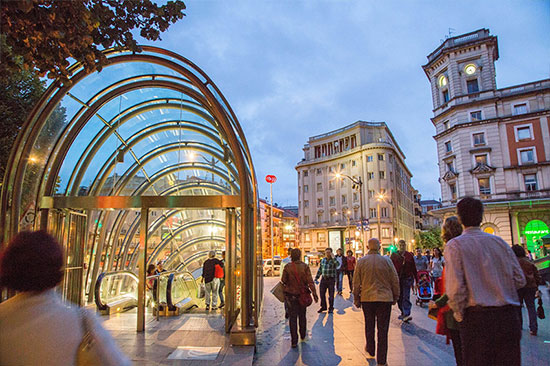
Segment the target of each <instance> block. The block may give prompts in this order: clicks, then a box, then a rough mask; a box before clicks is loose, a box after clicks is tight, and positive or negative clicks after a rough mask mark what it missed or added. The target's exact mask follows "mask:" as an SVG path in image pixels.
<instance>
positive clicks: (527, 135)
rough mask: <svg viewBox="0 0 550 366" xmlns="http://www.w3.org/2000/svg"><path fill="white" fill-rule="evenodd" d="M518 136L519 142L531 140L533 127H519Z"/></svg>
mask: <svg viewBox="0 0 550 366" xmlns="http://www.w3.org/2000/svg"><path fill="white" fill-rule="evenodd" d="M516 136H517V139H518V141H519V140H531V127H530V126H524V127H518V128H517V129H516Z"/></svg>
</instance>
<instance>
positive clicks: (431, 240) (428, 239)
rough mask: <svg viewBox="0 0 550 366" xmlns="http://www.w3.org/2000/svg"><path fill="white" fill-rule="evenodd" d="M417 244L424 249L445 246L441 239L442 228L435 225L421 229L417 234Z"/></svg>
mask: <svg viewBox="0 0 550 366" xmlns="http://www.w3.org/2000/svg"><path fill="white" fill-rule="evenodd" d="M415 241H416V246H417V247H420V248H423V249H433V248H441V247H443V240H441V228H439V227H434V228H431V229H429V230H426V231H420V232H418V233H417V234H416V235H415Z"/></svg>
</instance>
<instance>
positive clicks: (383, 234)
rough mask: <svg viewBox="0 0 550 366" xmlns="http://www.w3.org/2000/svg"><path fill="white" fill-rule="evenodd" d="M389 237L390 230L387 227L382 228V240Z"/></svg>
mask: <svg viewBox="0 0 550 366" xmlns="http://www.w3.org/2000/svg"><path fill="white" fill-rule="evenodd" d="M390 236H391V235H390V228H389V227H383V228H382V237H383V238H389V237H390Z"/></svg>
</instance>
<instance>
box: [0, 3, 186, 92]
mask: <svg viewBox="0 0 550 366" xmlns="http://www.w3.org/2000/svg"><path fill="white" fill-rule="evenodd" d="M184 9H185V4H184V3H183V1H181V0H175V1H168V2H166V4H165V5H162V6H159V5H157V4H155V3H154V2H153V1H151V0H78V1H77V0H74V1H59V0H21V1H2V2H0V11H1V17H2V22H1V37H2V42H1V45H2V62H1V63H0V72H1V73H2V74H6V73H10V72H14V71H16V70H19V69H20V68H21V67H22V68H23V69H25V70H36V71H37V73H38V75H39V76H42V77H43V76H47V77H48V78H51V79H56V78H60V79H61V80H62V81H64V82H67V81H68V77H69V76H70V71H69V70H68V67H69V65H70V62H69V59H73V60H76V61H79V62H81V63H82V65H83V66H84V68H85V69H86V70H87V71H94V70H98V71H100V70H101V69H102V66H103V65H105V64H106V63H107V59H106V57H105V56H104V55H103V54H102V52H101V50H102V49H107V48H111V47H115V48H118V49H122V48H128V49H130V50H132V51H136V52H139V51H140V48H139V46H138V45H137V43H136V41H135V40H134V37H133V35H132V32H131V31H132V30H133V29H136V28H137V29H139V30H140V35H141V36H142V37H143V38H145V39H147V40H151V41H155V40H158V39H160V33H161V32H164V31H165V30H166V29H168V27H169V26H170V25H171V24H172V23H175V22H176V21H178V20H179V19H182V18H183V17H184V16H185V14H184V13H183V10H184Z"/></svg>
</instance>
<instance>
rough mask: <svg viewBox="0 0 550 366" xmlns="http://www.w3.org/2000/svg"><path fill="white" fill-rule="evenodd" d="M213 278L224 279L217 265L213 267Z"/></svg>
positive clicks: (220, 267) (221, 269) (221, 270)
mask: <svg viewBox="0 0 550 366" xmlns="http://www.w3.org/2000/svg"><path fill="white" fill-rule="evenodd" d="M214 277H215V278H223V277H224V273H223V268H222V266H220V265H219V264H216V265H215V266H214Z"/></svg>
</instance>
